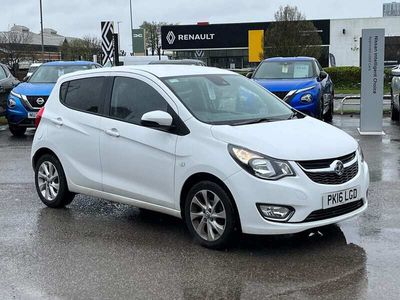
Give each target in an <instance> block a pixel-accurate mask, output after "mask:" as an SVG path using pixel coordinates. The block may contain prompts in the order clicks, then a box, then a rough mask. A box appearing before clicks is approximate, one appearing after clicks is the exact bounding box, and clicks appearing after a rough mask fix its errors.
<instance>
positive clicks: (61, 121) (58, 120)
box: [51, 117, 63, 126]
mask: <svg viewBox="0 0 400 300" xmlns="http://www.w3.org/2000/svg"><path fill="white" fill-rule="evenodd" d="M51 122H53V123H54V124H56V125H58V126H62V124H63V120H62V119H61V118H60V117H58V118H54V119H51Z"/></svg>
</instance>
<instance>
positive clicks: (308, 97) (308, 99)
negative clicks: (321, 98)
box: [300, 94, 312, 103]
mask: <svg viewBox="0 0 400 300" xmlns="http://www.w3.org/2000/svg"><path fill="white" fill-rule="evenodd" d="M300 100H301V102H307V103H310V102H311V101H312V95H311V94H305V95H303V96H301V98H300Z"/></svg>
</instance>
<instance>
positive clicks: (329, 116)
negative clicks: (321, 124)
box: [324, 95, 333, 122]
mask: <svg viewBox="0 0 400 300" xmlns="http://www.w3.org/2000/svg"><path fill="white" fill-rule="evenodd" d="M332 120H333V95H332V101H331V102H330V103H329V109H328V111H327V112H326V114H325V115H324V121H325V122H332Z"/></svg>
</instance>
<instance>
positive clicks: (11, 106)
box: [7, 97, 17, 108]
mask: <svg viewBox="0 0 400 300" xmlns="http://www.w3.org/2000/svg"><path fill="white" fill-rule="evenodd" d="M7 105H8V107H9V108H14V107H15V105H17V102H16V101H15V100H14V99H12V98H11V97H10V98H8V101H7Z"/></svg>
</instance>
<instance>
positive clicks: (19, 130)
mask: <svg viewBox="0 0 400 300" xmlns="http://www.w3.org/2000/svg"><path fill="white" fill-rule="evenodd" d="M8 128H9V129H10V132H11V133H12V135H13V136H23V135H24V134H25V132H26V127H21V126H16V125H8Z"/></svg>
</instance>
